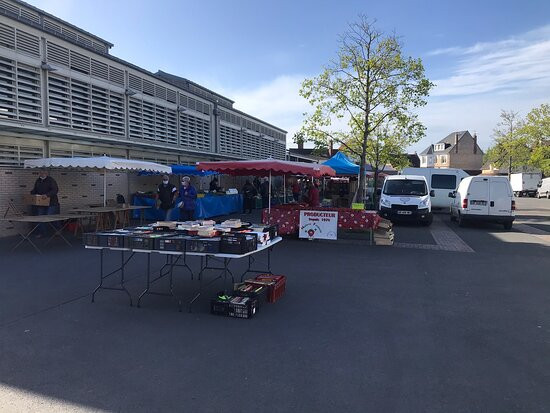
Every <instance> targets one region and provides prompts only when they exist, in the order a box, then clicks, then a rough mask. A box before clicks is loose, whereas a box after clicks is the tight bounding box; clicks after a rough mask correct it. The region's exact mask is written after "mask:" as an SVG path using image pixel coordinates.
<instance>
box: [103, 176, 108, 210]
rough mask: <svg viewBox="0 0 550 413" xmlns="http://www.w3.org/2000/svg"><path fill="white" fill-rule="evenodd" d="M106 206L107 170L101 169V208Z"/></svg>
mask: <svg viewBox="0 0 550 413" xmlns="http://www.w3.org/2000/svg"><path fill="white" fill-rule="evenodd" d="M106 205H107V169H103V206H106Z"/></svg>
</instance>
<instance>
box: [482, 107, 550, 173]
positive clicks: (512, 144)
mask: <svg viewBox="0 0 550 413" xmlns="http://www.w3.org/2000/svg"><path fill="white" fill-rule="evenodd" d="M500 118H501V120H500V122H499V123H498V124H497V127H496V128H495V130H494V140H495V143H494V145H493V146H492V147H491V148H489V150H488V151H487V153H486V155H485V157H486V159H487V160H488V161H491V162H493V163H495V165H497V166H498V167H502V166H507V167H508V174H511V173H512V169H521V168H523V167H525V166H527V165H530V166H532V167H534V168H537V169H540V170H541V171H542V172H543V173H544V174H545V175H548V174H550V105H548V104H543V105H541V106H539V107H537V108H534V109H532V110H531V111H530V112H529V113H528V114H527V116H526V118H525V120H523V119H521V118H520V117H519V115H518V113H517V112H514V111H511V110H510V111H505V110H502V111H501V114H500Z"/></svg>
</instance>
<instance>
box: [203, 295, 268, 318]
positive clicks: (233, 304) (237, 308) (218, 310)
mask: <svg viewBox="0 0 550 413" xmlns="http://www.w3.org/2000/svg"><path fill="white" fill-rule="evenodd" d="M257 308H258V300H256V299H254V298H251V297H235V296H231V297H230V298H229V299H228V300H220V299H218V298H215V299H212V300H211V301H210V313H211V314H215V315H222V316H226V317H233V318H252V317H254V315H255V314H256V310H257Z"/></svg>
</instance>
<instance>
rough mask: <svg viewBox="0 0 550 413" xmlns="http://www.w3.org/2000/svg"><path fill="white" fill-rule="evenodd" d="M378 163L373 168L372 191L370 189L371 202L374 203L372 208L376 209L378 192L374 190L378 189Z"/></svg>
mask: <svg viewBox="0 0 550 413" xmlns="http://www.w3.org/2000/svg"><path fill="white" fill-rule="evenodd" d="M378 175H379V172H378V165H376V167H375V168H374V184H373V186H372V187H373V191H372V202H373V204H374V209H376V210H377V211H378V194H377V193H376V191H377V190H378Z"/></svg>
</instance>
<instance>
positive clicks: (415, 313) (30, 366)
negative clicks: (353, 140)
mask: <svg viewBox="0 0 550 413" xmlns="http://www.w3.org/2000/svg"><path fill="white" fill-rule="evenodd" d="M549 217H550V201H548V200H535V199H519V200H518V219H517V222H518V223H519V225H520V227H519V228H520V229H516V226H514V228H513V229H512V231H505V230H504V229H503V228H502V226H499V225H476V226H471V227H466V228H459V227H458V226H457V225H456V224H454V223H451V222H450V221H449V219H448V216H446V215H442V214H438V215H437V217H436V219H435V221H434V225H432V227H430V228H425V227H416V226H412V225H409V226H397V227H396V228H395V232H396V246H393V247H383V246H378V247H376V246H369V245H368V244H367V243H365V242H362V241H357V242H349V241H347V242H345V243H338V242H330V243H327V242H321V241H314V242H309V241H300V240H296V239H285V240H284V241H283V242H282V243H281V244H279V245H278V246H276V247H275V249H274V252H273V256H272V258H273V269H274V271H275V272H277V273H280V274H284V275H286V276H287V291H286V294H285V296H284V297H283V298H282V299H281V300H280V301H279V302H277V303H275V304H266V305H265V306H263V307H262V308H261V309H260V311H259V312H258V314H257V315H256V316H255V317H254V318H253V319H251V320H238V319H231V318H224V317H217V316H213V315H210V314H209V311H208V310H209V303H208V297H209V296H211V295H213V294H214V293H215V292H216V291H218V290H219V289H220V288H222V286H221V284H220V283H218V284H214V285H213V286H212V287H211V288H210V289H209V290H208V294H206V295H205V296H204V298H201V299H199V301H198V302H197V306H196V307H195V309H194V312H193V313H187V312H182V313H179V312H178V311H177V306H176V303H175V302H174V301H173V300H172V299H170V298H167V297H153V296H147V297H145V299H144V301H143V306H142V308H139V309H138V308H136V307H135V306H134V307H130V306H129V305H128V300H127V297H126V296H125V295H123V294H121V293H120V292H116V291H113V292H109V291H101V292H100V293H99V294H98V295H97V297H96V302H95V303H94V304H92V303H91V302H90V293H91V291H92V290H93V288H94V287H95V286H96V285H97V282H98V264H99V263H98V253H97V251H89V250H85V249H84V248H82V247H81V246H75V247H73V248H69V247H66V246H64V245H62V244H60V243H58V244H53V245H51V246H49V247H48V248H46V250H45V253H44V254H43V255H41V256H40V255H37V254H36V253H35V252H34V251H33V250H32V249H29V248H24V249H20V250H18V251H16V252H14V253H11V252H8V251H9V246H10V244H12V243H13V241H14V239H0V262H1V263H2V270H0V354H1V356H0V357H1V359H0V360H1V362H0V406H2V411H17V412H20V411H33V412H34V411H56V412H57V411H120V412H157V411H158V412H161V411H196V412H289V411H316V412H340V411H345V412H547V411H548V410H549V408H548V406H550V393H549V392H548V389H549V388H550V387H549V386H550V312H549V310H548V309H549V308H550V298H549V297H550V294H549V292H550V277H549V272H548V271H547V270H546V269H547V268H549V266H550V246H549V245H548V244H547V243H546V241H545V238H544V236H545V233H546V231H545V230H544V229H545V228H547V225H548V219H549ZM521 225H524V226H527V229H525V228H524V227H522V226H521ZM530 228H536V229H537V230H538V231H544V232H545V233H543V234H540V233H539V234H533V233H531V232H533V231H530ZM526 231H527V232H526ZM529 231H530V232H529ZM535 232H537V231H535ZM119 259H120V256H119V255H117V254H115V253H112V254H110V255H109V256H108V258H107V264H109V265H110V266H112V267H114V266H116V264H117V263H118V261H119ZM161 264H162V262H161V261H160V259H159V258H156V259H154V260H153V267H154V268H159V267H160V266H161ZM197 265H198V262H196V261H191V266H192V267H194V268H196V266H197ZM144 266H145V258H144V257H143V256H136V257H134V258H133V261H131V262H130V264H129V269H128V272H127V276H128V277H129V279H130V280H131V281H130V282H129V284H128V285H129V289H130V290H131V293H132V295H133V296H134V297H135V296H136V295H138V294H139V293H140V292H141V291H142V290H143V289H144V287H145V278H144ZM233 269H234V272H235V273H240V272H241V271H243V270H244V263H236V265H235V266H234V267H233ZM156 288H158V289H159V290H163V289H165V288H167V286H166V285H165V284H161V285H159V286H157V287H156ZM195 288H196V280H195V281H191V280H190V279H189V277H188V275H187V274H185V273H184V272H180V273H178V277H177V285H176V289H177V291H178V292H180V293H181V294H182V296H185V297H186V298H190V297H191V296H192V292H193V291H194V289H195Z"/></svg>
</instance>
